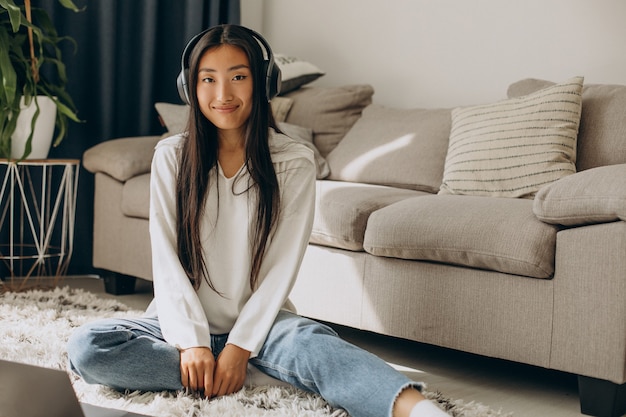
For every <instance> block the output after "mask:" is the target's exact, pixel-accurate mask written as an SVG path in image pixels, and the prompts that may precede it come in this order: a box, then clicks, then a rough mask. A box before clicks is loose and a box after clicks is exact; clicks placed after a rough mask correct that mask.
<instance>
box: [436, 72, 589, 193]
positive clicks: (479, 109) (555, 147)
mask: <svg viewBox="0 0 626 417" xmlns="http://www.w3.org/2000/svg"><path fill="white" fill-rule="evenodd" d="M582 84H583V78H582V77H574V78H572V79H570V80H567V81H565V82H563V83H561V84H557V85H553V86H550V87H547V88H544V89H543V90H540V91H537V92H535V93H532V94H529V95H526V96H522V97H517V98H510V99H507V100H502V101H499V102H497V103H492V104H486V105H480V106H472V107H464V108H456V109H454V110H453V111H452V128H451V131H450V144H449V148H448V155H447V157H446V163H445V170H444V174H443V177H444V178H443V182H442V184H441V190H440V193H441V194H465V195H482V196H491V197H532V196H533V195H534V194H535V193H536V192H537V191H538V190H539V188H541V187H542V186H543V185H545V184H549V183H551V182H553V181H556V180H557V179H559V178H562V177H564V176H565V175H570V174H573V173H575V172H576V166H575V162H576V139H577V136H578V125H579V122H580V112H581V91H582Z"/></svg>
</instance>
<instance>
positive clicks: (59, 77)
mask: <svg viewBox="0 0 626 417" xmlns="http://www.w3.org/2000/svg"><path fill="white" fill-rule="evenodd" d="M59 2H60V4H61V5H62V6H63V7H65V8H67V9H70V10H73V11H75V12H78V11H80V9H79V8H78V7H76V5H75V4H74V3H73V0H59ZM62 41H69V42H73V43H74V44H75V42H74V40H73V39H71V38H69V37H61V36H59V35H58V34H57V31H56V29H55V27H54V25H53V24H52V22H51V20H50V17H49V16H48V14H47V12H46V11H45V10H43V9H40V8H35V7H31V1H30V0H24V4H23V5H17V4H15V1H14V0H0V76H1V82H2V84H1V86H0V158H5V159H12V158H13V159H24V158H26V157H27V156H28V155H29V154H30V153H31V148H32V143H31V142H32V140H33V133H34V132H35V123H36V121H37V119H38V118H39V116H40V112H41V108H42V107H43V106H42V105H41V103H40V102H42V101H44V100H51V102H52V103H53V105H52V109H53V111H54V110H56V116H55V117H53V120H55V123H54V124H53V126H52V133H51V134H50V136H49V137H50V139H51V138H52V134H53V131H54V125H56V127H57V135H56V138H55V140H54V146H57V145H58V144H59V143H60V142H61V141H62V140H63V138H64V137H65V136H66V135H67V125H68V120H72V121H75V122H80V120H79V119H78V117H77V116H76V108H75V106H74V103H73V102H72V99H71V98H70V96H69V95H68V94H67V92H66V90H65V86H66V84H67V76H66V73H65V65H64V63H63V61H62V57H61V50H60V49H59V43H60V42H62ZM38 97H40V98H38ZM41 97H46V99H43V98H41ZM28 105H34V110H33V114H34V115H33V117H32V120H29V121H28V122H27V123H30V126H29V127H28V129H27V130H26V136H27V138H26V145H25V147H24V151H23V153H22V152H21V151H20V153H21V155H20V156H17V157H16V156H13V157H12V156H11V141H12V137H13V136H14V133H15V132H16V125H17V123H18V118H19V116H20V113H21V112H23V111H24V108H25V106H28ZM22 119H23V117H22Z"/></svg>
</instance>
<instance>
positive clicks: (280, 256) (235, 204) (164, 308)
mask: <svg viewBox="0 0 626 417" xmlns="http://www.w3.org/2000/svg"><path fill="white" fill-rule="evenodd" d="M181 143H182V136H181V135H176V136H172V137H170V138H167V139H164V140H162V141H160V142H159V143H158V144H157V146H156V150H155V153H154V159H153V161H152V171H151V172H152V174H151V181H150V239H151V243H152V270H153V281H154V295H155V298H154V300H153V302H152V303H151V304H150V306H149V307H148V311H147V312H146V314H147V315H150V316H158V318H159V322H160V325H161V330H162V333H163V337H164V338H165V340H166V341H167V342H168V343H169V344H171V345H174V346H176V347H178V348H179V349H186V348H190V347H198V346H206V347H211V339H210V334H214V335H218V334H226V333H228V334H229V336H228V342H227V343H231V344H234V345H236V346H239V347H241V348H243V349H246V350H248V351H250V352H251V356H250V357H251V358H252V357H255V356H256V355H257V354H258V352H259V351H260V349H261V347H262V346H263V343H264V342H265V339H266V337H267V334H268V332H269V331H270V328H271V326H272V324H273V323H274V320H275V319H276V315H277V314H278V311H279V310H280V309H282V308H285V309H289V310H291V303H289V301H288V298H287V297H288V296H289V293H290V292H291V289H292V287H293V284H294V282H295V279H296V277H297V274H298V270H299V268H300V263H301V261H302V257H303V256H304V252H305V250H306V247H307V244H308V241H309V237H310V234H311V228H312V225H313V215H314V210H315V172H316V171H315V162H314V159H313V153H312V152H311V150H309V149H308V148H307V147H306V146H304V145H302V144H298V143H297V142H295V141H293V140H291V139H289V138H288V137H287V136H285V135H280V134H276V133H275V132H273V131H271V134H270V151H271V155H272V162H273V165H274V169H275V171H276V176H277V178H278V183H279V187H280V195H281V212H280V217H279V219H278V223H277V225H276V229H275V233H274V235H273V238H272V240H271V242H270V243H269V245H268V247H267V250H266V254H265V258H264V260H263V264H262V265H261V270H260V274H259V281H258V284H257V289H256V291H254V292H252V291H251V289H250V270H251V244H250V238H249V236H251V235H250V232H251V228H252V227H254V217H255V216H254V213H253V211H254V210H255V207H256V203H255V201H256V197H255V196H254V194H255V193H254V192H251V191H249V192H246V191H245V190H246V189H247V188H248V180H249V179H250V177H249V174H248V173H247V171H245V168H242V170H243V171H242V172H240V173H239V175H235V176H234V177H231V178H226V177H225V176H224V174H223V172H222V170H221V167H219V165H218V170H219V173H218V174H217V175H216V173H215V170H212V171H211V176H210V186H209V187H210V188H209V197H208V200H207V204H206V208H205V213H206V214H205V217H204V219H203V223H202V230H201V237H202V244H203V251H204V256H205V259H206V261H207V267H208V271H209V274H210V277H211V281H212V282H213V285H214V286H215V288H216V289H217V290H218V291H219V292H221V293H222V296H220V295H219V294H217V293H216V292H215V291H213V290H211V289H210V288H209V286H208V285H207V283H206V282H204V281H203V282H202V284H201V285H200V289H199V290H198V291H197V292H196V291H195V290H194V289H193V287H192V285H191V283H190V282H189V279H188V278H187V275H186V274H185V272H184V270H183V268H182V266H181V264H180V261H179V259H178V255H177V250H176V248H177V246H176V205H175V183H176V174H177V169H178V167H177V153H178V148H179V146H180V144H181ZM216 176H217V184H216V180H215V179H216V178H215V177H216ZM217 187H219V197H218V192H217ZM233 191H234V192H233ZM218 203H219V212H218V210H217V207H218Z"/></svg>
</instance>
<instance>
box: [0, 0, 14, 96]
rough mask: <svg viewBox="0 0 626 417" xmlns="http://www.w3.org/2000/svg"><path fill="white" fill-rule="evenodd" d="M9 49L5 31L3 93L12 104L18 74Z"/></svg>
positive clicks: (0, 42) (0, 70)
mask: <svg viewBox="0 0 626 417" xmlns="http://www.w3.org/2000/svg"><path fill="white" fill-rule="evenodd" d="M0 1H2V0H0ZM9 48H10V44H9V38H8V34H7V33H6V32H4V31H0V74H1V75H2V91H3V95H4V98H5V99H6V101H7V102H8V103H12V102H13V99H14V98H15V93H16V86H17V74H16V73H15V68H13V63H12V62H11V57H10V56H9ZM3 101H4V100H3Z"/></svg>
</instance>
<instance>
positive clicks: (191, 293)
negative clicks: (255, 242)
mask: <svg viewBox="0 0 626 417" xmlns="http://www.w3.org/2000/svg"><path fill="white" fill-rule="evenodd" d="M175 138H176V137H174V138H169V139H165V140H164V141H162V143H160V144H158V145H157V148H156V150H155V153H154V158H153V160H152V170H151V172H152V173H151V177H150V241H151V245H152V271H153V281H154V282H153V284H154V298H155V303H156V309H157V314H158V317H159V323H160V325H161V331H162V333H163V337H164V338H165V340H166V341H167V342H168V343H169V344H171V345H173V346H176V347H177V348H179V349H187V348H190V347H198V346H205V347H210V346H211V337H210V334H209V330H210V329H209V324H208V321H207V318H206V315H205V313H204V310H203V308H202V305H201V303H200V301H199V299H198V296H197V294H196V291H195V290H194V289H193V286H192V285H191V282H190V281H189V279H188V277H187V274H186V273H185V271H184V269H183V268H182V265H181V264H180V261H179V259H178V254H177V246H176V204H175V198H176V193H175V188H176V172H177V158H176V153H177V151H176V149H177V143H178V142H177V141H175V140H173V139H175Z"/></svg>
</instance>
